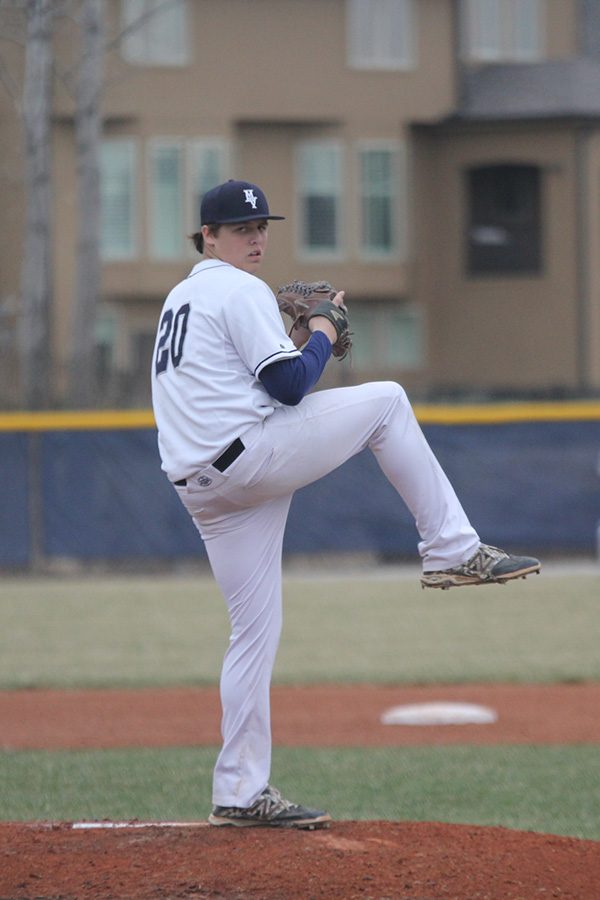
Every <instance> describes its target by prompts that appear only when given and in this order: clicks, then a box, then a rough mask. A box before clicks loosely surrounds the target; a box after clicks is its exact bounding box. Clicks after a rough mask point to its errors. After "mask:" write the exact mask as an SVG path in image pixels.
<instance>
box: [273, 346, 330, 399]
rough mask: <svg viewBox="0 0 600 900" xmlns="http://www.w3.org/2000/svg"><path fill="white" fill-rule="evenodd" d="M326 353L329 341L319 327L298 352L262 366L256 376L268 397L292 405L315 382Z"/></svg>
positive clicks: (322, 367) (327, 352)
mask: <svg viewBox="0 0 600 900" xmlns="http://www.w3.org/2000/svg"><path fill="white" fill-rule="evenodd" d="M330 356H331V341H330V340H329V338H328V337H327V335H325V334H323V332H322V331H315V332H314V333H313V334H312V335H311V336H310V338H309V340H308V342H307V344H306V345H305V347H304V349H303V350H302V355H301V356H296V357H294V358H293V359H285V360H280V361H279V362H273V363H271V364H270V365H268V366H265V367H264V369H262V371H261V372H260V375H259V378H260V380H261V382H262V384H263V385H264V387H265V388H266V389H267V391H268V393H269V394H270V395H271V397H274V398H275V400H279V402H280V403H283V404H284V405H285V406H296V404H297V403H300V401H301V400H302V398H303V397H304V396H305V394H307V393H308V392H309V391H310V390H311V388H313V387H314V386H315V384H316V383H317V381H318V380H319V378H320V377H321V373H322V372H323V369H324V368H325V366H326V365H327V360H328V359H329V357H330Z"/></svg>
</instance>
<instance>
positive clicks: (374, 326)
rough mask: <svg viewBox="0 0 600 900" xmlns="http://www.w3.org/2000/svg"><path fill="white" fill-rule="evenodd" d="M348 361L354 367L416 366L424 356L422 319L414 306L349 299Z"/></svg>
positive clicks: (358, 369)
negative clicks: (350, 339)
mask: <svg viewBox="0 0 600 900" xmlns="http://www.w3.org/2000/svg"><path fill="white" fill-rule="evenodd" d="M352 331H353V332H354V335H355V340H354V346H353V347H352V365H353V367H354V368H355V369H356V370H357V371H364V372H376V371H382V372H386V371H388V372H389V371H393V370H396V371H398V370H416V369H420V368H422V366H423V364H424V359H425V346H424V336H423V319H422V316H421V312H420V310H419V309H417V308H416V307H415V306H411V305H409V304H399V303H375V302H371V303H353V305H352Z"/></svg>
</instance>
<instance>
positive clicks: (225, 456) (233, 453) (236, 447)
mask: <svg viewBox="0 0 600 900" xmlns="http://www.w3.org/2000/svg"><path fill="white" fill-rule="evenodd" d="M245 449H246V448H245V447H244V445H243V444H242V441H241V440H240V438H236V439H235V441H234V442H233V443H232V444H230V445H229V447H228V448H227V450H225V451H223V453H221V455H220V456H219V457H217V459H215V461H214V463H213V466H214V468H215V469H217V471H218V472H224V471H225V469H228V468H229V466H230V465H231V463H232V462H233V461H234V460H236V459H237V458H238V456H240V454H242V453H243V452H244V450H245ZM175 484H176V485H177V487H185V486H186V484H187V478H180V479H179V481H176V482H175Z"/></svg>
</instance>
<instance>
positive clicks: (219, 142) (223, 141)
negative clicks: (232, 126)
mask: <svg viewBox="0 0 600 900" xmlns="http://www.w3.org/2000/svg"><path fill="white" fill-rule="evenodd" d="M197 149H203V150H204V149H206V150H216V151H217V152H218V154H219V156H220V159H221V178H220V180H219V182H218V183H219V184H221V183H222V182H223V181H226V180H227V178H228V177H229V175H228V173H230V172H232V171H233V169H232V161H233V153H232V148H231V141H229V140H228V139H227V138H224V137H192V138H188V139H187V141H186V142H185V161H184V169H185V209H184V215H185V229H186V234H192V232H194V231H198V230H199V229H200V210H199V209H196V208H195V199H196V193H195V183H194V182H195V172H194V156H195V152H196V150H197ZM195 254H196V251H195V250H193V248H192V255H195Z"/></svg>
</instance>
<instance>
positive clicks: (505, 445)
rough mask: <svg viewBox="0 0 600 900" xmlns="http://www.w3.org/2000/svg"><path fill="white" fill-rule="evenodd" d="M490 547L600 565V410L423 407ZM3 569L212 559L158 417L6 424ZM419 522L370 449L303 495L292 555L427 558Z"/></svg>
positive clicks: (85, 415) (431, 435)
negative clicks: (184, 498)
mask: <svg viewBox="0 0 600 900" xmlns="http://www.w3.org/2000/svg"><path fill="white" fill-rule="evenodd" d="M415 412H416V413H417V416H418V418H419V421H420V422H421V425H422V427H423V430H424V432H425V434H426V436H427V439H428V440H429V442H430V444H431V446H432V448H433V450H434V452H435V453H436V455H437V457H438V459H439V460H440V462H441V464H442V466H443V467H444V469H445V471H446V472H447V474H448V476H449V477H450V480H451V481H452V483H453V484H454V486H455V488H456V491H457V493H458V495H459V497H460V498H461V500H462V502H463V505H464V507H465V509H466V511H467V513H468V515H469V517H470V518H471V520H472V522H473V523H474V525H475V526H476V528H477V529H478V531H479V533H480V535H481V537H482V539H483V540H485V541H487V542H489V543H494V544H499V545H500V546H504V547H506V548H507V549H522V550H523V551H527V552H538V553H546V554H550V553H552V554H583V555H594V554H595V553H596V551H597V534H598V526H599V523H600V402H594V401H586V402H577V403H573V402H571V403H510V404H493V405H480V406H476V405H468V406H466V405H465V406H437V405H430V406H429V405H427V406H426V405H423V406H415ZM0 460H1V466H0V490H1V492H2V498H3V503H2V505H1V506H0V567H3V568H8V569H24V570H35V569H39V568H43V567H44V566H46V565H48V564H49V563H52V562H53V561H57V560H64V559H67V560H71V559H72V560H76V561H79V562H81V563H101V562H103V561H106V562H107V563H110V562H111V561H116V560H122V561H133V562H134V561H140V562H142V561H144V560H149V559H152V560H156V561H164V562H165V563H169V562H173V561H177V560H184V559H196V560H197V559H202V558H204V556H205V554H204V549H203V546H202V542H201V541H200V539H199V536H198V534H197V532H196V529H195V528H194V526H193V525H192V523H191V521H190V520H189V518H188V515H187V513H186V512H185V511H184V509H183V507H181V505H180V503H179V500H178V498H177V496H176V494H175V492H174V491H173V490H172V488H171V487H170V485H169V484H168V482H167V480H166V478H165V477H164V474H163V473H162V472H161V469H160V460H159V456H158V450H157V443H156V429H155V424H154V419H153V416H152V413H151V412H150V411H148V410H123V411H101V412H100V411H95V412H39V413H5V414H0ZM417 540H418V536H417V533H416V529H415V527H414V524H413V521H412V517H411V516H410V514H409V513H408V511H407V510H406V508H405V507H404V505H403V504H402V503H399V502H398V498H397V495H396V494H395V492H394V491H393V489H392V488H391V487H390V485H389V484H388V482H387V481H386V479H385V478H384V477H383V475H382V474H381V472H380V470H379V468H378V466H377V463H376V462H375V459H374V457H373V456H372V454H371V453H369V452H368V451H365V452H363V453H361V454H359V455H358V456H356V457H354V458H353V459H352V460H350V461H349V462H347V463H346V464H345V465H343V466H342V467H341V468H339V469H337V470H336V471H335V472H332V473H331V474H330V475H328V476H327V477H326V478H324V479H321V480H320V481H319V482H317V483H315V484H313V485H310V486H309V487H307V488H304V489H303V490H301V491H299V492H298V493H297V494H296V496H295V497H294V500H293V503H292V507H291V510H290V518H289V523H288V528H287V532H286V539H285V543H284V553H285V554H286V555H292V554H308V555H310V554H314V553H328V552H330V553H346V552H347V553H352V552H356V553H370V554H374V555H376V556H377V557H378V558H382V559H396V558H405V557H409V558H413V559H415V558H416V543H417Z"/></svg>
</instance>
